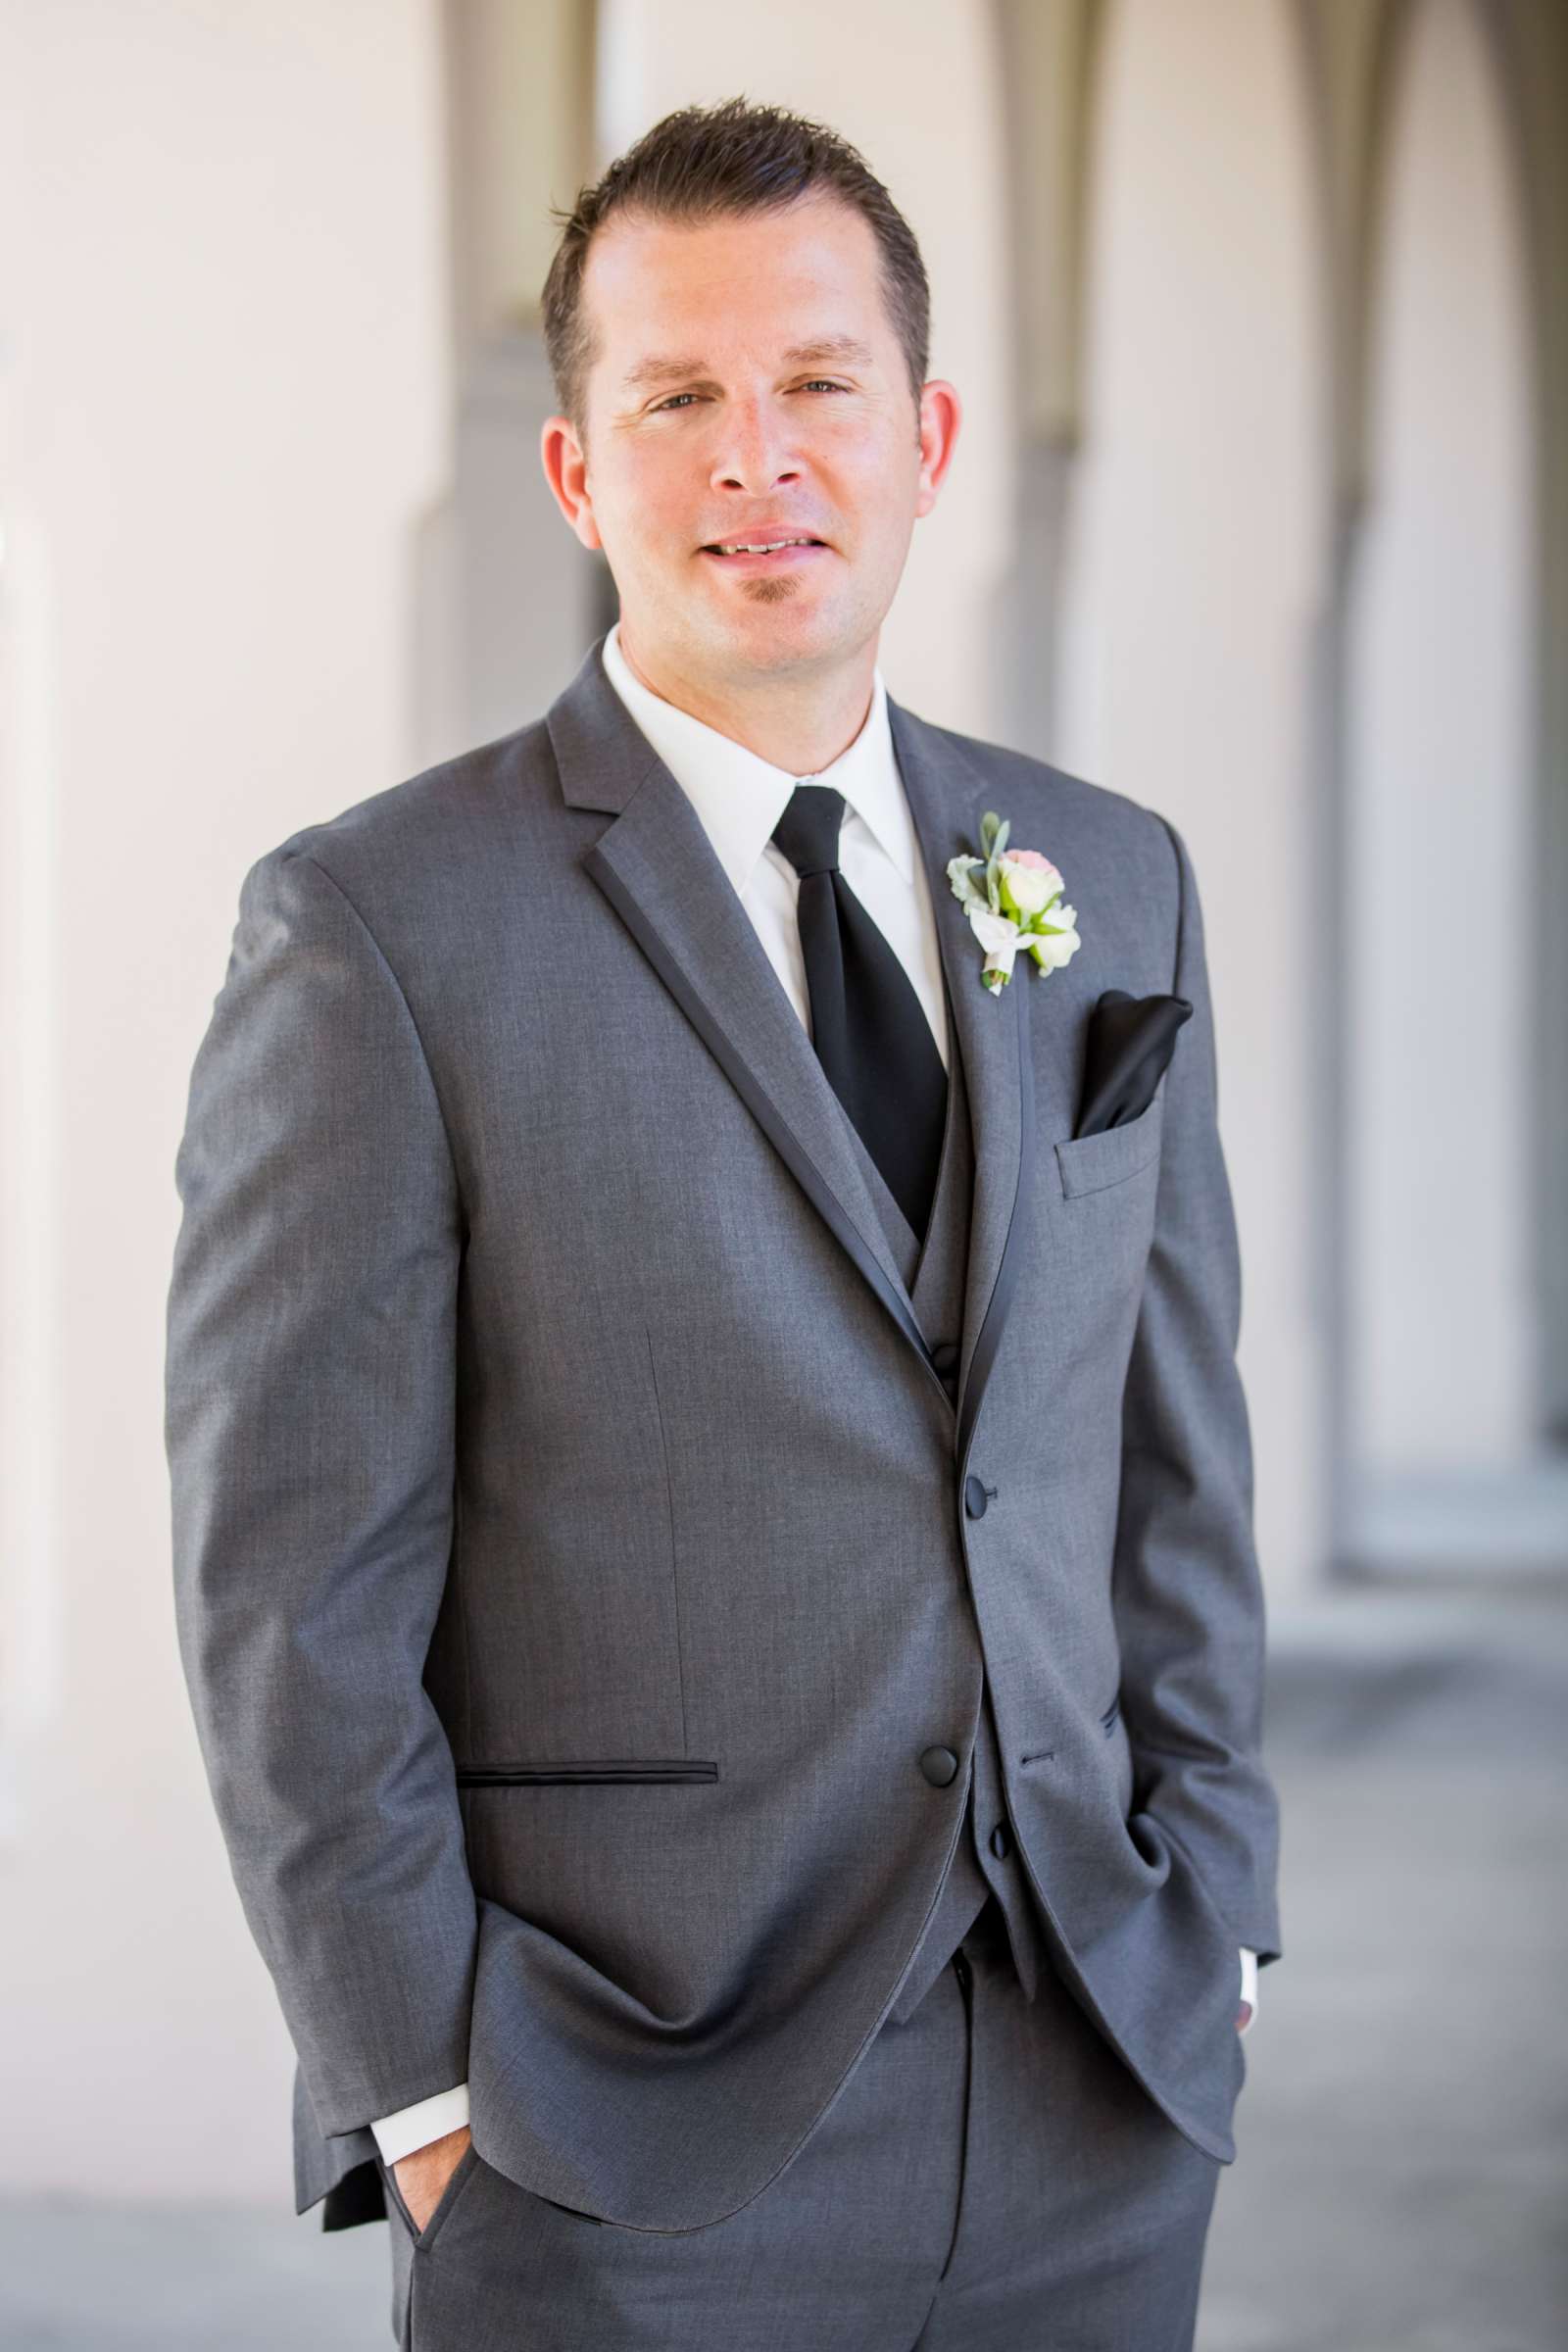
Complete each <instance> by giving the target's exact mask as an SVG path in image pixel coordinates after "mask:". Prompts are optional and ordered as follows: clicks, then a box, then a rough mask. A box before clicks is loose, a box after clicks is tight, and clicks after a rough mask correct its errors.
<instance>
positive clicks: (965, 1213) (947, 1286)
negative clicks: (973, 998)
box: [845, 983, 1051, 2025]
mask: <svg viewBox="0 0 1568 2352" xmlns="http://www.w3.org/2000/svg"><path fill="white" fill-rule="evenodd" d="M944 993H946V983H944ZM948 1040H949V1044H948V1055H949V1070H948V1116H947V1125H946V1128H945V1129H944V1132H943V1138H942V1157H941V1160H940V1163H939V1165H938V1169H937V1189H936V1196H935V1199H934V1201H933V1202H932V1207H931V1221H930V1224H929V1226H928V1227H927V1229H926V1237H925V1242H924V1245H923V1246H922V1244H921V1243H920V1241H919V1240H918V1238H917V1237H916V1235H915V1233H914V1231H913V1228H912V1227H911V1226H910V1224H909V1222H908V1219H907V1217H906V1216H905V1214H904V1211H903V1210H902V1209H901V1208H900V1206H899V1204H898V1202H897V1201H895V1199H894V1198H893V1195H892V1193H891V1192H890V1191H889V1190H888V1187H887V1184H886V1182H885V1181H884V1179H883V1176H882V1173H881V1171H880V1169H879V1168H878V1167H877V1165H876V1162H875V1161H874V1160H873V1159H872V1157H871V1154H870V1153H869V1152H867V1151H866V1149H865V1146H864V1145H863V1144H862V1142H861V1141H860V1138H859V1135H858V1132H857V1130H856V1128H855V1126H854V1123H853V1121H851V1120H850V1119H848V1118H846V1120H845V1125H846V1127H847V1128H848V1129H849V1131H850V1135H851V1137H852V1140H853V1142H854V1146H855V1152H856V1156H857V1157H858V1160H859V1162H860V1167H861V1170H862V1172H863V1174H864V1176H865V1180H866V1183H867V1185H868V1186H869V1187H870V1190H871V1195H872V1198H873V1200H874V1201H875V1202H876V1204H877V1208H878V1211H879V1213H880V1215H881V1218H882V1223H883V1226H884V1228H885V1230H886V1232H887V1237H888V1241H889V1243H890V1245H891V1246H892V1250H893V1254H894V1256H895V1258H896V1259H897V1261H898V1267H899V1272H900V1274H901V1275H902V1277H903V1279H904V1287H905V1289H906V1290H907V1292H908V1294H909V1299H910V1303H911V1304H912V1306H913V1308H914V1314H915V1320H916V1322H917V1323H918V1324H919V1326H920V1331H921V1334H922V1336H923V1337H924V1339H925V1342H926V1345H927V1346H928V1347H929V1348H931V1350H932V1353H933V1355H934V1356H935V1358H936V1362H937V1368H938V1370H939V1371H940V1372H942V1373H943V1375H944V1377H945V1378H946V1379H947V1381H948V1383H949V1388H950V1392H952V1391H956V1386H957V1377H958V1372H957V1367H958V1345H959V1336H960V1325H961V1320H962V1313H963V1283H964V1273H965V1268H966V1265H967V1259H968V1248H967V1244H968V1235H969V1217H970V1206H971V1200H972V1195H973V1188H974V1139H973V1134H972V1131H971V1129H970V1125H969V1098H968V1093H967V1090H966V1088H965V1086H964V1078H963V1064H962V1057H961V1055H960V1054H959V1051H958V1027H957V1023H956V1020H955V1019H954V1017H953V1006H952V1002H951V999H949V1000H948ZM988 1894H994V1895H995V1896H996V1898H997V1901H998V1903H999V1905H1000V1906H1001V1910H1002V1914H1003V1917H1004V1919H1005V1922H1006V1928H1007V1939H1008V1942H1009V1943H1010V1945H1011V1947H1012V1959H1013V1966H1014V1967H1015V1968H1016V1970H1017V1972H1018V1981H1019V1983H1020V1984H1021V1985H1022V1986H1023V1989H1024V1992H1025V1995H1026V1996H1027V1998H1028V1999H1030V2000H1031V2001H1032V2000H1033V1999H1034V1997H1035V1987H1036V1984H1037V1982H1038V1976H1039V1971H1040V1970H1041V1969H1042V1968H1049V1966H1050V1965H1051V1963H1050V1960H1049V1958H1048V1956H1047V1947H1046V1943H1045V1940H1044V1937H1043V1935H1042V1931H1041V1925H1040V1919H1039V1913H1038V1911H1037V1909H1036V1906H1035V1903H1034V1900H1033V1897H1032V1895H1031V1893H1030V1890H1029V1887H1028V1884H1027V1881H1026V1879H1025V1876H1024V1870H1023V1865H1022V1863H1021V1862H1020V1860H1019V1858H1018V1853H1017V1847H1016V1844H1015V1842H1014V1838H1013V1832H1012V1828H1011V1825H1010V1824H1009V1822H1008V1820H1007V1812H1006V1796H1005V1790H1004V1787H1003V1777H1002V1761H1001V1757H1000V1755H999V1752H998V1747H997V1727H996V1720H995V1717H994V1715H993V1712H992V1706H991V1693H990V1688H989V1685H987V1686H984V1687H983V1688H982V1691H981V1697H980V1720H979V1724H978V1726H977V1729H976V1735H975V1743H974V1763H973V1767H972V1770H971V1773H970V1777H969V1793H968V1803H967V1805H966V1807H965V1810H964V1824H963V1828H962V1830H961V1831H960V1833H959V1836H958V1841H957V1844H956V1846H955V1848H954V1851H953V1859H952V1862H951V1864H950V1866H949V1869H948V1874H947V1877H946V1879H945V1880H944V1881H943V1885H942V1891H941V1893H940V1894H939V1895H938V1897H937V1900H936V1904H935V1907H934V1908H933V1910H932V1912H931V1916H930V1918H929V1919H928V1920H927V1922H926V1926H925V1932H924V1934H923V1935H922V1936H921V1937H920V1941H919V1943H918V1945H917V1946H916V1948H915V1952H914V1957H913V1959H912V1960H911V1961H910V1963H909V1968H908V1973H907V1976H906V1977H905V1979H904V1982H903V1984H902V1985H901V1986H900V1989H899V1996H898V1999H897V2000H896V2001H895V2002H894V2004H893V2008H892V2012H891V2014H892V2016H893V2017H895V2018H896V2019H897V2020H898V2022H899V2023H900V2024H901V2025H902V2024H904V2023H905V2022H906V2020H907V2018H908V2017H910V2016H911V2015H912V2013H913V2011H914V2010H915V2008H916V2007H917V2006H918V2004H919V2002H920V2000H921V1999H922V1997H923V1996H924V1995H925V1993H927V1992H928V1991H929V1990H930V1988H931V1986H932V1985H933V1984H934V1983H935V1981H936V1979H937V1978H938V1977H939V1976H940V1975H941V1973H942V1971H943V1969H944V1968H945V1967H946V1966H947V1964H948V1962H949V1961H950V1960H951V1959H952V1957H953V1954H954V1953H955V1951H956V1949H957V1947H958V1945H959V1944H960V1943H961V1942H962V1940H963V1938H964V1936H966V1935H967V1934H968V1932H969V1929H970V1928H971V1927H972V1926H973V1924H974V1921H975V1918H976V1917H977V1915H978V1913H979V1912H980V1910H981V1908H982V1906H983V1905H984V1903H985V1899H986V1897H987V1895H988Z"/></svg>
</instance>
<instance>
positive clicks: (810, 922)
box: [773, 784, 948, 1241]
mask: <svg viewBox="0 0 1568 2352" xmlns="http://www.w3.org/2000/svg"><path fill="white" fill-rule="evenodd" d="M843 822H844V795H843V794H842V793H841V792H835V791H834V790H833V787H832V786H831V785H830V784H797V785H796V787H795V790H794V792H793V793H792V794H791V796H790V804H789V807H788V808H787V809H785V811H784V813H783V815H782V816H781V817H780V818H779V821H778V823H777V825H776V826H775V827H774V829H773V839H774V840H775V841H776V842H777V844H778V846H779V848H780V849H781V850H782V851H783V853H784V855H785V857H786V858H788V859H789V861H790V863H791V865H793V866H794V868H795V870H796V872H797V873H798V874H799V875H800V878H801V894H800V902H799V910H798V911H799V922H800V930H801V952H802V954H803V956H804V957H805V960H806V986H807V991H808V993H809V997H810V1001H811V1043H812V1044H813V1045H814V1047H815V1048H816V1053H817V1058H818V1060H819V1061H820V1062H821V1064H822V1067H823V1069H824V1070H825V1071H826V1073H827V1078H828V1083H829V1084H830V1085H831V1087H832V1089H833V1092H834V1093H835V1094H836V1095H837V1097H838V1099H839V1101H840V1102H841V1103H843V1105H844V1107H845V1109H846V1110H847V1111H848V1113H849V1115H850V1117H851V1118H852V1119H853V1120H854V1122H855V1125H856V1128H857V1130H858V1133H859V1137H860V1140H861V1142H862V1143H863V1144H864V1146H865V1148H866V1150H867V1151H868V1152H870V1154H871V1157H872V1158H873V1159H874V1160H875V1161H876V1164H877V1166H878V1167H879V1168H880V1169H881V1171H882V1174H883V1176H884V1178H885V1179H886V1181H887V1187H888V1190H889V1192H890V1193H891V1194H892V1195H893V1198H894V1199H895V1201H897V1202H898V1204H899V1206H900V1208H902V1209H903V1211H904V1213H905V1215H906V1216H907V1218H908V1220H909V1223H910V1225H911V1226H912V1228H913V1230H914V1232H915V1234H916V1235H917V1237H918V1238H919V1239H920V1240H921V1241H924V1239H925V1230H926V1227H927V1225H928V1224H929V1222H930V1218H931V1201H932V1197H933V1195H934V1194H935V1192H936V1183H937V1163H938V1161H939V1159H940V1158H941V1156H942V1130H943V1126H944V1124H945V1122H946V1119H947V1111H948V1074H947V1071H946V1070H945V1069H944V1068H943V1066H942V1056H941V1054H939V1053H938V1052H937V1044H936V1039H935V1038H934V1037H933V1036H932V1034H931V1024H930V1022H929V1021H928V1020H927V1019H926V1017H925V1013H924V1010H923V1009H922V1007H921V1004H920V1000H919V998H918V997H917V996H916V995H915V993H914V990H913V988H912V987H911V986H910V984H909V977H908V974H907V972H906V971H905V968H904V966H903V964H902V963H901V962H900V961H899V958H898V956H896V955H895V954H894V952H893V950H892V949H891V948H890V947H889V945H888V943H887V941H886V940H885V939H884V938H883V936H882V933H881V932H880V931H879V930H878V929H877V927H876V924H875V923H874V922H873V921H872V920H871V917H870V916H869V915H868V914H867V913H866V911H865V908H864V907H862V906H861V905H860V902H859V900H858V898H857V897H856V895H855V893H854V891H853V890H851V888H850V886H849V884H848V883H847V882H846V881H845V879H844V876H843V875H842V874H841V873H840V871H839V827H840V826H841V825H842V824H843Z"/></svg>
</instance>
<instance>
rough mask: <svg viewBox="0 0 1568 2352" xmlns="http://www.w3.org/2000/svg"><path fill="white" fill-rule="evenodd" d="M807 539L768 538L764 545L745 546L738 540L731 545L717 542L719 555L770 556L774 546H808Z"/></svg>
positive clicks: (808, 541)
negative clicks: (726, 545)
mask: <svg viewBox="0 0 1568 2352" xmlns="http://www.w3.org/2000/svg"><path fill="white" fill-rule="evenodd" d="M810 544H811V542H810V540H809V539H769V540H768V542H767V544H766V546H765V547H745V546H743V545H742V544H741V543H740V542H739V541H736V543H735V544H734V545H733V546H731V547H725V546H724V544H723V543H722V541H721V542H720V544H719V550H718V552H719V554H720V555H721V556H770V555H771V554H772V553H773V550H774V549H775V548H776V547H809V546H810Z"/></svg>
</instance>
